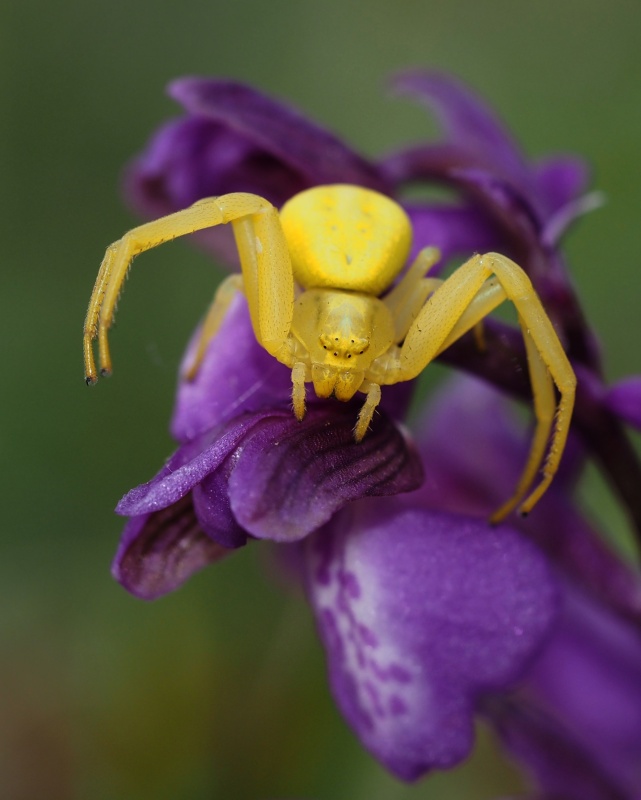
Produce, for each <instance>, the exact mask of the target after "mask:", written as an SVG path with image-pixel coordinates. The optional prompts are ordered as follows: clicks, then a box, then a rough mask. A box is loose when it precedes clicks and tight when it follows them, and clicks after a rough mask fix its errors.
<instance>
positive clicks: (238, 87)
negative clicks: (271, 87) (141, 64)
mask: <svg viewBox="0 0 641 800" xmlns="http://www.w3.org/2000/svg"><path fill="white" fill-rule="evenodd" d="M169 94H170V96H171V97H173V98H174V100H177V101H178V102H179V103H181V104H182V105H183V106H184V107H185V108H186V109H187V111H189V112H190V113H191V114H198V115H202V116H204V117H207V118H209V119H212V120H216V121H218V122H222V123H224V124H225V125H227V126H229V128H231V129H232V130H234V131H236V132H238V133H240V134H242V135H243V136H245V137H247V139H249V140H250V141H251V142H252V143H253V144H254V145H255V146H256V147H261V148H264V150H265V151H266V152H268V153H271V154H272V155H274V156H276V157H277V158H278V159H280V160H281V161H282V162H283V163H284V164H286V165H287V166H289V167H290V168H291V169H294V170H296V171H298V172H299V173H300V174H301V175H304V176H305V177H306V178H307V180H308V181H309V185H310V186H312V185H314V184H323V183H354V184H358V185H362V186H368V187H370V188H373V189H378V190H379V191H385V190H386V188H387V187H386V186H385V184H384V182H383V180H382V178H381V176H380V174H379V172H378V170H377V169H376V167H375V166H374V165H372V164H370V163H369V162H368V161H366V160H365V159H363V158H361V157H360V156H359V155H357V154H356V153H355V152H354V151H352V150H350V149H349V148H348V147H347V146H346V145H344V144H343V143H342V142H341V141H340V139H338V138H337V137H336V136H334V135H333V134H332V133H329V131H326V130H325V129H324V128H321V127H320V126H319V125H316V124H315V123H313V122H310V121H309V120H308V119H306V118H305V117H304V116H303V115H302V114H300V113H298V112H297V111H295V110H294V109H293V108H291V107H290V106H288V105H286V104H284V103H281V102H278V101H276V100H273V99H271V98H269V97H267V96H265V95H264V94H261V93H260V92H257V91H256V90H254V89H252V88H251V87H249V86H245V85H244V84H241V83H236V82H234V81H225V80H213V79H209V78H197V77H189V78H180V79H179V80H176V81H173V82H172V83H171V84H170V85H169Z"/></svg>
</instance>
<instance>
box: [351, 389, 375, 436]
mask: <svg viewBox="0 0 641 800" xmlns="http://www.w3.org/2000/svg"><path fill="white" fill-rule="evenodd" d="M359 391H361V392H366V393H367V397H366V398H365V402H364V403H363V405H362V407H361V410H360V411H359V412H358V419H357V420H356V427H355V428H354V438H355V439H356V441H357V442H360V441H361V439H362V438H363V436H365V434H366V433H367V429H368V428H369V426H370V423H371V421H372V417H373V416H374V411H376V407H377V406H378V404H379V403H380V402H381V387H380V386H379V385H378V383H372V382H370V381H363V383H362V384H361V387H360V389H359Z"/></svg>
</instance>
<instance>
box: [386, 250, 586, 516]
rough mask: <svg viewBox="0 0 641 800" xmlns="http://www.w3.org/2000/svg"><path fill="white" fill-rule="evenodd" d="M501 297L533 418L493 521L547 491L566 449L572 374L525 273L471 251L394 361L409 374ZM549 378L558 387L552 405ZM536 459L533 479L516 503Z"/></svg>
mask: <svg viewBox="0 0 641 800" xmlns="http://www.w3.org/2000/svg"><path fill="white" fill-rule="evenodd" d="M492 275H494V276H495V278H491V276H492ZM488 279H490V280H488ZM506 298H507V299H509V300H511V301H512V302H513V303H514V305H515V307H516V309H517V312H518V315H519V323H520V325H521V329H522V332H523V337H524V340H525V345H526V351H527V356H528V367H529V372H530V380H531V383H532V390H533V393H534V410H535V415H536V418H537V425H536V430H535V434H534V440H533V443H532V446H531V449H530V454H529V457H528V460H527V463H526V466H525V469H524V471H523V475H522V477H521V480H520V481H519V484H518V486H517V489H516V491H515V493H514V495H513V496H512V497H511V498H510V500H508V502H507V503H505V504H504V505H503V506H501V508H500V509H499V510H498V511H497V512H496V513H495V514H494V515H493V517H492V521H493V522H499V521H500V520H502V519H504V518H505V516H507V514H508V513H509V512H510V511H511V510H512V509H514V508H515V507H516V506H518V505H519V504H520V511H521V513H523V514H527V513H528V512H529V511H531V510H532V508H533V507H534V505H535V504H536V503H537V502H538V500H539V499H540V498H541V496H542V495H543V494H544V492H545V491H546V490H547V488H548V487H549V485H550V483H551V482H552V479H553V477H554V475H555V473H556V471H557V469H558V466H559V462H560V460H561V456H562V454H563V450H564V448H565V443H566V440H567V435H568V432H569V426H570V419H571V416H572V409H573V406H574V396H575V390H576V377H575V375H574V372H573V370H572V367H571V366H570V363H569V361H568V359H567V356H566V355H565V352H564V351H563V348H562V346H561V343H560V342H559V339H558V337H557V335H556V332H555V330H554V328H553V326H552V323H551V322H550V320H549V318H548V316H547V314H546V313H545V310H544V309H543V306H542V305H541V301H540V300H539V298H538V297H537V295H536V292H535V291H534V288H533V286H532V284H531V282H530V280H529V278H528V277H527V275H526V274H525V273H524V272H523V270H522V269H521V268H520V267H519V266H518V265H517V264H515V263H514V262H513V261H511V260H510V259H508V258H505V256H501V255H499V254H497V253H488V254H487V255H485V256H474V257H473V258H471V259H470V260H469V261H468V262H467V263H465V264H464V265H463V266H462V267H460V268H459V269H458V270H457V271H456V272H455V273H454V274H453V275H452V276H450V278H448V279H447V280H446V281H445V282H444V283H443V285H442V286H441V287H439V288H438V289H437V290H436V291H435V292H434V294H433V295H432V296H431V297H430V298H429V299H428V301H427V303H426V304H425V305H424V306H423V309H422V310H421V312H420V314H419V315H418V317H417V318H416V320H415V321H414V323H413V324H412V326H411V327H410V330H409V331H408V334H407V336H406V338H405V342H404V343H403V346H402V348H401V351H400V355H399V368H398V374H399V376H400V377H399V378H398V379H399V380H409V379H411V378H414V377H416V376H417V375H418V374H419V373H420V372H421V371H422V370H423V369H424V368H425V367H426V366H427V364H428V363H429V362H430V361H431V360H432V359H433V358H434V357H435V356H436V355H438V353H440V352H442V351H443V350H444V349H446V347H448V346H449V345H450V344H452V343H453V342H454V341H455V340H456V339H457V338H459V336H462V335H463V334H464V333H465V332H466V331H467V330H469V329H470V328H471V327H473V326H474V325H475V324H477V323H478V321H479V319H481V318H482V316H484V315H485V314H487V313H489V312H490V311H491V310H493V308H495V307H496V306H497V305H498V304H499V303H500V302H501V301H502V300H503V299H506ZM553 382H554V384H556V386H557V388H558V391H559V394H560V400H559V403H558V407H557V403H556V398H555V396H554V386H553ZM555 411H556V418H555ZM550 435H551V440H550ZM548 440H550V442H549V448H548V449H547V457H546V458H545V460H544V457H545V453H546V446H547V444H548ZM542 463H543V469H542V477H541V480H540V482H539V484H538V486H537V487H536V488H535V489H534V491H532V492H531V494H530V495H529V496H528V497H527V498H526V499H525V501H524V502H522V501H523V498H524V497H526V495H527V492H528V489H529V488H530V485H531V483H532V481H533V480H534V478H535V477H536V474H537V472H538V471H539V469H540V468H541V464H542Z"/></svg>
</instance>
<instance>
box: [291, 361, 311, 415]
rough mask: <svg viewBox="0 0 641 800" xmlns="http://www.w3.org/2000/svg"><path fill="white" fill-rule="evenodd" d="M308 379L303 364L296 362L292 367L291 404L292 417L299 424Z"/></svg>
mask: <svg viewBox="0 0 641 800" xmlns="http://www.w3.org/2000/svg"><path fill="white" fill-rule="evenodd" d="M309 377H310V376H308V374H307V367H306V366H305V364H304V363H303V362H302V361H296V362H295V363H294V366H293V367H292V404H293V406H294V415H295V416H296V419H297V420H298V421H299V422H301V421H302V419H303V417H304V416H305V381H306V380H308V379H309Z"/></svg>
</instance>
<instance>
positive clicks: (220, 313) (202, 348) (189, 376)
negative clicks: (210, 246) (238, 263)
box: [184, 275, 243, 381]
mask: <svg viewBox="0 0 641 800" xmlns="http://www.w3.org/2000/svg"><path fill="white" fill-rule="evenodd" d="M242 289H243V279H242V277H241V276H240V275H228V276H227V277H226V278H225V279H224V280H223V281H222V283H220V285H219V286H218V289H216V294H215V295H214V300H213V302H212V304H211V305H210V306H209V310H208V311H207V316H206V317H205V321H204V322H203V325H202V328H201V330H200V336H199V337H198V347H197V349H196V355H195V356H194V358H193V360H192V362H191V364H190V365H189V366H188V368H187V369H186V370H185V373H184V377H185V379H186V380H188V381H191V380H193V379H194V378H195V377H196V374H197V372H198V370H199V368H200V365H201V363H202V360H203V358H204V356H205V352H206V351H207V345H208V344H209V342H210V341H211V340H212V339H213V338H214V336H215V335H216V334H217V333H218V329H219V328H220V326H221V325H222V322H223V320H224V319H225V315H226V314H227V310H228V309H229V306H230V305H231V302H232V300H233V299H234V297H236V295H237V294H238V292H241V291H242Z"/></svg>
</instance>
